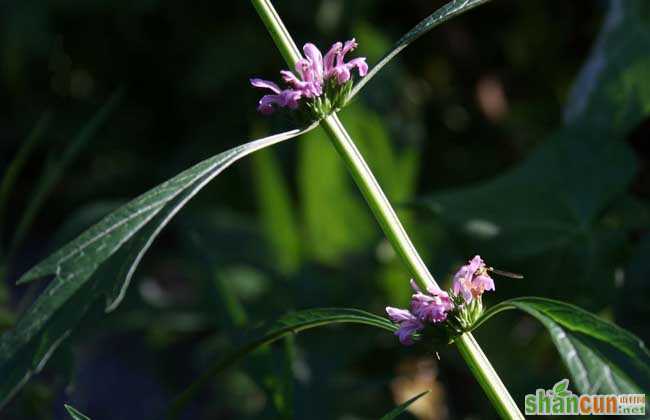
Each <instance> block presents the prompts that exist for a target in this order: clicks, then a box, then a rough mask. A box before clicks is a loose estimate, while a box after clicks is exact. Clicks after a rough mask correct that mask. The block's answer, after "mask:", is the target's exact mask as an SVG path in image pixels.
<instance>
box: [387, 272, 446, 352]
mask: <svg viewBox="0 0 650 420" xmlns="http://www.w3.org/2000/svg"><path fill="white" fill-rule="evenodd" d="M411 287H412V288H413V291H414V292H415V293H414V294H413V295H412V296H411V310H410V311H409V310H407V309H399V308H392V307H390V306H387V307H386V313H388V317H389V318H390V319H391V321H393V322H394V323H396V324H398V325H399V329H398V330H397V331H396V332H395V335H396V336H397V337H399V341H400V343H402V344H404V345H406V346H408V345H411V344H413V334H415V333H417V332H419V331H420V330H422V329H424V326H425V324H426V323H427V322H431V323H433V324H438V323H440V322H443V321H444V320H446V319H447V314H448V313H449V311H451V310H452V309H454V304H453V302H452V301H451V298H450V297H449V294H447V292H445V291H443V290H440V289H433V288H431V287H427V293H423V292H422V290H420V288H419V287H418V286H417V284H415V282H414V281H413V280H411Z"/></svg>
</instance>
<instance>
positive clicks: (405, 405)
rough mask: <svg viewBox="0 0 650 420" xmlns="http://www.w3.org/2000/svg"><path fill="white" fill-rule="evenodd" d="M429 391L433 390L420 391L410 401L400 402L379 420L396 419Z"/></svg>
mask: <svg viewBox="0 0 650 420" xmlns="http://www.w3.org/2000/svg"><path fill="white" fill-rule="evenodd" d="M429 392H431V391H430V390H426V391H424V392H421V393H419V394H418V395H416V396H415V397H413V398H411V399H410V400H408V401H406V402H404V403H402V404H400V405H399V406H397V407H395V409H394V410H392V411H391V412H390V413H388V414H386V415H385V416H383V417H382V418H381V419H379V420H393V419H396V418H397V417H399V415H400V414H402V413H403V412H404V411H406V409H408V408H409V407H410V406H411V404H413V403H414V402H416V401H417V400H419V399H420V398H422V397H424V396H425V395H427V394H428V393H429Z"/></svg>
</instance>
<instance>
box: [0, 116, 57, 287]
mask: <svg viewBox="0 0 650 420" xmlns="http://www.w3.org/2000/svg"><path fill="white" fill-rule="evenodd" d="M51 120H52V112H51V111H45V112H44V113H43V115H42V116H41V118H40V119H39V120H38V122H37V123H36V126H34V128H33V129H32V131H31V132H30V133H29V136H28V137H27V139H26V140H25V142H24V143H23V144H22V146H21V147H20V150H18V153H17V154H16V157H14V158H13V159H12V161H11V163H10V164H9V167H8V168H7V170H6V171H5V175H4V177H3V178H2V182H1V183H0V233H2V226H4V225H5V223H4V222H5V220H4V216H5V212H6V210H7V204H8V200H9V194H11V190H12V189H13V186H14V184H15V183H16V180H17V179H18V175H20V172H21V170H22V169H23V167H24V166H25V163H27V160H28V159H29V156H30V155H31V153H32V150H33V149H34V147H35V146H36V145H37V144H38V142H39V140H40V139H42V138H43V133H44V132H45V130H46V129H47V127H48V126H49V125H50V121H51ZM2 278H3V277H1V276H0V279H2Z"/></svg>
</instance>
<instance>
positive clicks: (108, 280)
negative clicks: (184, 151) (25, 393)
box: [0, 124, 316, 407]
mask: <svg viewBox="0 0 650 420" xmlns="http://www.w3.org/2000/svg"><path fill="white" fill-rule="evenodd" d="M315 126H316V124H312V125H311V126H309V127H306V128H304V129H295V130H291V131H287V132H284V133H281V134H276V135H273V136H269V137H265V138H263V139H259V140H255V141H252V142H249V143H245V144H243V145H240V146H238V147H235V148H233V149H230V150H228V151H226V152H223V153H220V154H218V155H216V156H214V157H212V158H209V159H207V160H205V161H203V162H201V163H199V164H197V165H195V166H193V167H192V168H190V169H187V170H185V171H183V172H181V173H180V174H178V175H176V176H175V177H174V178H172V179H170V180H168V181H166V182H164V183H162V184H161V185H159V186H157V187H155V188H153V189H152V190H150V191H148V192H146V193H144V194H142V195H141V196H139V197H138V198H136V199H134V200H132V201H131V202H129V203H127V204H125V205H124V206H122V207H120V208H118V209H117V210H115V211H113V212H112V213H110V214H109V215H107V216H106V217H105V218H104V219H102V220H101V221H100V222H98V223H97V224H95V225H94V226H92V227H91V228H89V229H88V230H86V231H85V232H84V233H82V234H81V235H79V236H78V237H77V238H76V239H74V240H73V241H71V242H70V243H68V244H67V245H65V246H63V247H62V248H61V249H59V250H58V251H56V252H55V253H54V254H52V255H51V256H49V257H48V258H46V259H45V260H44V261H42V262H41V263H40V264H38V265H36V266H35V267H34V268H32V269H31V270H29V271H28V272H27V273H25V274H24V275H23V276H22V277H21V279H20V280H19V282H18V283H20V284H22V283H26V282H29V281H32V280H35V279H37V278H41V277H44V276H48V275H54V279H53V280H52V281H51V282H50V283H49V284H48V286H47V288H46V289H45V291H44V292H43V293H42V294H41V295H40V296H39V297H38V298H37V299H36V301H35V302H34V304H33V305H32V306H31V307H30V308H28V309H27V311H26V312H25V314H24V315H23V316H21V318H20V319H19V320H18V322H17V324H16V327H15V328H14V329H13V330H12V331H9V332H7V333H5V334H4V335H3V336H2V337H0V378H1V379H0V407H1V406H2V405H4V404H5V403H6V402H7V401H8V400H9V399H10V398H11V397H12V396H13V394H14V393H15V392H17V391H18V390H19V389H20V387H21V386H22V385H23V384H24V383H25V382H26V381H27V380H28V379H29V378H30V377H31V375H32V374H34V373H36V372H38V371H40V370H41V369H42V367H43V366H44V365H45V363H46V362H47V360H48V359H49V357H50V356H51V354H52V353H53V352H54V351H55V350H56V348H57V347H58V345H59V344H60V343H61V342H62V341H63V340H65V338H66V337H67V336H68V335H69V334H70V332H71V331H72V329H73V328H74V327H75V326H76V324H77V323H78V322H79V321H80V320H81V318H82V317H83V315H84V314H85V313H86V311H87V310H88V308H89V307H90V306H91V304H92V303H94V302H95V301H97V298H98V297H99V296H102V295H103V296H107V303H106V309H107V311H110V310H113V309H115V308H116V307H117V305H118V304H119V303H120V301H121V300H122V298H123V297H124V294H125V292H126V289H127V287H128V285H129V283H130V280H131V278H132V276H133V273H134V272H135V270H136V268H137V266H138V264H139V263H140V260H141V259H142V257H143V256H144V254H145V253H146V251H147V250H148V249H149V247H150V246H151V244H152V242H153V241H154V239H155V238H156V237H157V236H158V234H159V233H160V231H161V230H162V229H163V228H164V227H165V226H166V225H167V224H168V223H169V221H170V220H171V219H172V218H173V217H174V215H176V213H178V212H179V211H180V210H181V209H182V208H183V206H185V204H186V203H187V202H188V201H189V200H190V199H191V198H192V197H194V196H195V195H196V194H197V193H198V192H199V191H200V190H201V189H202V188H203V187H204V186H205V185H206V184H207V183H208V182H210V181H211V180H212V179H213V178H214V177H216V176H217V175H219V174H220V173H221V172H222V171H223V170H224V169H226V168H227V167H228V166H230V165H232V164H233V163H234V162H236V161H237V160H239V159H241V158H242V157H244V156H246V155H248V154H250V153H253V152H255V151H257V150H260V149H262V148H265V147H268V146H271V145H273V144H276V143H279V142H281V141H284V140H288V139H291V138H293V137H296V136H298V135H300V134H302V133H305V132H307V131H309V130H311V129H313V128H314V127H315Z"/></svg>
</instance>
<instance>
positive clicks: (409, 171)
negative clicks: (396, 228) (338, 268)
mask: <svg viewBox="0 0 650 420" xmlns="http://www.w3.org/2000/svg"><path fill="white" fill-rule="evenodd" d="M341 120H342V121H343V123H344V125H345V127H346V128H347V129H348V130H349V132H350V135H351V136H352V138H354V139H357V145H358V147H359V149H360V151H361V152H362V153H363V155H364V156H366V159H367V161H368V164H369V165H370V166H371V167H372V168H373V170H374V171H375V174H376V176H377V179H378V181H379V182H380V184H381V185H383V186H384V187H385V190H386V194H387V195H388V197H389V198H390V199H391V200H394V201H397V202H401V201H405V200H408V199H410V198H411V197H412V193H413V191H414V189H415V186H416V183H417V173H418V168H419V160H418V159H419V153H418V150H417V149H416V148H413V147H411V148H404V149H405V150H401V151H400V152H399V153H398V152H397V151H396V150H394V149H395V147H393V145H392V144H391V139H390V135H389V132H388V128H387V127H386V123H385V121H383V120H382V118H381V117H380V116H379V115H378V114H377V113H375V112H373V111H371V110H369V109H367V108H366V107H364V106H363V104H362V103H360V102H356V103H353V104H350V106H348V107H347V108H346V109H345V111H344V112H343V113H342V114H341ZM298 174H299V176H298V182H299V194H300V202H301V203H302V208H301V211H302V218H303V222H304V225H305V231H306V235H307V240H308V250H309V251H310V254H311V257H313V258H315V259H317V260H318V261H320V262H324V263H336V262H338V261H340V260H341V259H343V258H346V256H347V255H349V254H350V253H354V252H360V251H362V250H365V249H367V248H368V247H369V246H372V245H374V244H375V243H376V241H377V240H378V239H379V238H380V231H379V229H378V228H377V224H376V222H375V221H374V220H373V217H372V213H371V212H370V210H368V209H367V208H366V206H365V205H364V203H363V202H360V201H359V199H358V197H359V196H358V191H357V188H356V187H355V185H354V184H353V182H352V181H351V179H350V177H349V174H348V172H347V169H346V167H345V164H344V163H343V162H342V161H341V159H340V157H339V156H338V155H337V153H336V150H335V149H334V147H332V144H331V142H330V140H329V138H328V137H327V135H326V134H325V132H324V131H322V130H316V131H313V132H312V133H310V134H309V135H308V139H305V141H304V142H301V143H300V146H299V160H298ZM323 214H327V215H328V216H327V217H323ZM341 220H345V223H340V221H341ZM348 226H354V227H355V229H354V230H353V231H351V230H350V229H348ZM402 273H403V272H402ZM402 289H403V288H402ZM403 290H404V289H403Z"/></svg>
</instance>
